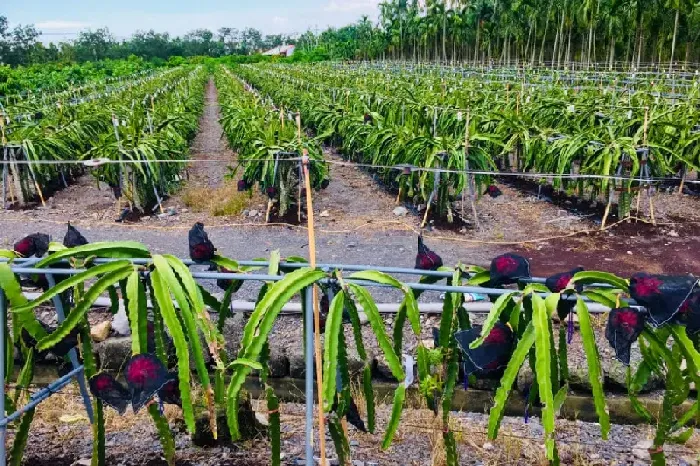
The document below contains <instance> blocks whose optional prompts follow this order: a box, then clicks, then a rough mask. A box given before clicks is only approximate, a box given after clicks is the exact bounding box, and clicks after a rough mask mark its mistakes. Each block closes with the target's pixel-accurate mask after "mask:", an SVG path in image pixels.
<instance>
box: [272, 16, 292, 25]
mask: <svg viewBox="0 0 700 466" xmlns="http://www.w3.org/2000/svg"><path fill="white" fill-rule="evenodd" d="M288 22H289V18H287V17H286V16H275V17H273V18H272V24H276V25H278V26H281V25H284V24H287V23H288Z"/></svg>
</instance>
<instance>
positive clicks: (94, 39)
mask: <svg viewBox="0 0 700 466" xmlns="http://www.w3.org/2000/svg"><path fill="white" fill-rule="evenodd" d="M116 44H117V43H116V41H115V40H114V37H113V36H112V34H111V33H110V32H109V29H107V28H100V29H97V30H96V31H92V30H89V29H88V30H87V31H83V32H81V33H80V34H78V39H77V40H76V41H75V45H74V46H75V58H76V59H77V60H78V61H81V62H83V61H97V60H104V59H105V58H108V57H110V51H112V50H113V49H114V47H115V46H116Z"/></svg>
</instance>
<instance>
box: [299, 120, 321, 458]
mask: <svg viewBox="0 0 700 466" xmlns="http://www.w3.org/2000/svg"><path fill="white" fill-rule="evenodd" d="M297 121H299V120H297ZM303 154H304V155H303V156H302V166H303V167H304V185H305V187H306V211H307V212H306V215H307V219H308V227H309V228H308V231H309V265H310V266H311V268H312V269H313V268H316V235H315V231H314V209H313V204H312V202H311V176H310V174H309V154H308V152H307V151H306V149H304V152H303ZM311 290H312V297H313V303H312V304H313V312H314V332H313V336H314V353H315V355H316V390H317V391H318V432H319V433H318V439H319V448H320V450H321V451H320V457H321V466H328V464H327V463H326V427H325V425H326V420H325V418H324V416H323V362H322V361H321V313H320V309H319V302H318V288H317V287H316V286H315V285H314V286H312V289H311ZM307 312H308V306H307ZM307 338H308V334H307ZM308 353H309V354H310V353H311V352H310V351H308ZM306 376H307V378H308V377H309V374H308V373H307V375H306ZM311 377H313V375H312V376H311Z"/></svg>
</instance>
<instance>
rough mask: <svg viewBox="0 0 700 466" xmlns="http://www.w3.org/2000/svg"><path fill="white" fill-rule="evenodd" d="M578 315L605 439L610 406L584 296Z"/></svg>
mask: <svg viewBox="0 0 700 466" xmlns="http://www.w3.org/2000/svg"><path fill="white" fill-rule="evenodd" d="M576 315H577V316H578V321H579V327H580V329H581V342H582V343H583V349H584V351H585V353H586V363H587V365H588V379H589V381H590V383H591V390H592V391H593V401H594V402H595V410H596V413H597V414H598V422H599V423H600V433H601V435H602V437H603V439H607V438H608V432H610V415H609V412H608V406H607V403H606V402H605V394H604V392H603V370H602V368H601V367H600V354H599V351H598V346H597V344H596V340H595V334H594V333H593V327H592V325H591V319H590V315H589V314H588V307H587V306H586V303H585V302H584V301H583V299H582V298H580V297H579V298H578V299H577V301H576Z"/></svg>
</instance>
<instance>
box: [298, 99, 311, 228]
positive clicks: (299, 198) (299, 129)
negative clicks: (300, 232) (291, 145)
mask: <svg viewBox="0 0 700 466" xmlns="http://www.w3.org/2000/svg"><path fill="white" fill-rule="evenodd" d="M297 138H298V140H299V147H301V114H300V113H299V112H297ZM302 150H303V151H304V152H306V150H305V149H302ZM304 173H306V172H305V171H304V170H303V167H302V176H304ZM304 177H305V176H304ZM301 183H302V180H299V190H298V198H297V221H298V222H299V223H301ZM307 218H308V217H307Z"/></svg>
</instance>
